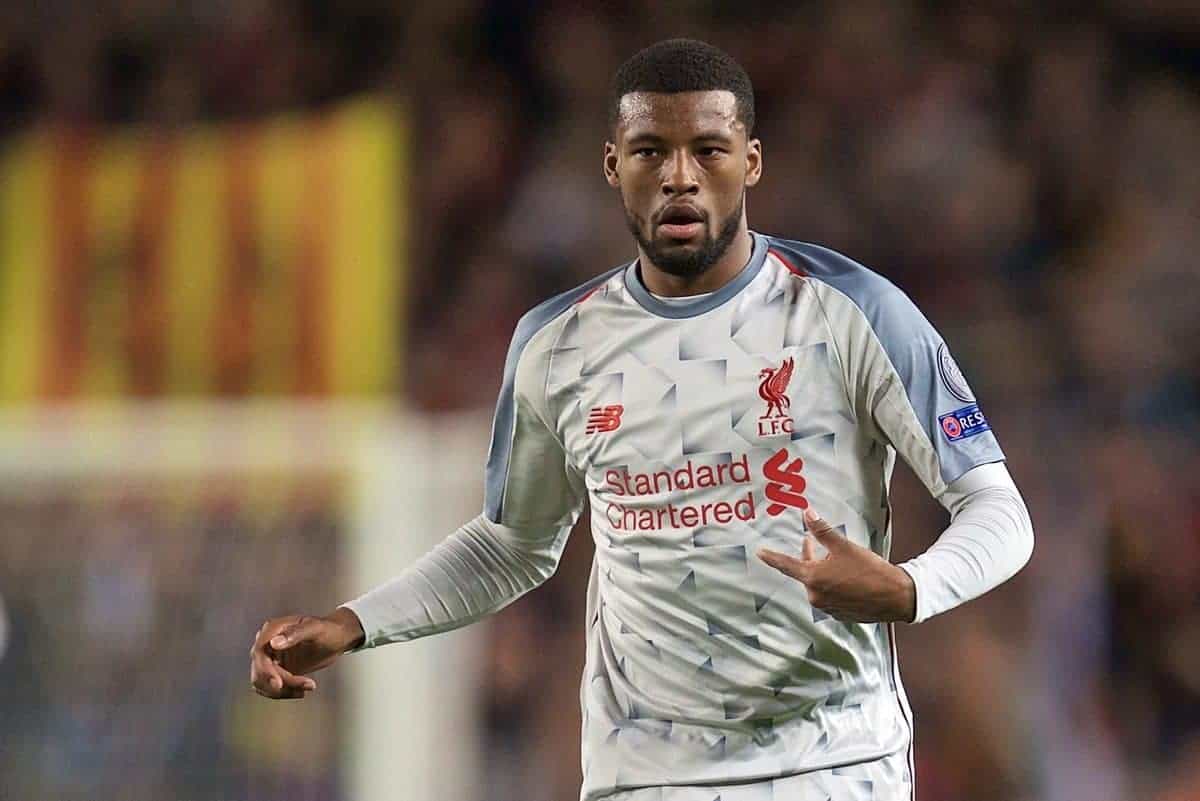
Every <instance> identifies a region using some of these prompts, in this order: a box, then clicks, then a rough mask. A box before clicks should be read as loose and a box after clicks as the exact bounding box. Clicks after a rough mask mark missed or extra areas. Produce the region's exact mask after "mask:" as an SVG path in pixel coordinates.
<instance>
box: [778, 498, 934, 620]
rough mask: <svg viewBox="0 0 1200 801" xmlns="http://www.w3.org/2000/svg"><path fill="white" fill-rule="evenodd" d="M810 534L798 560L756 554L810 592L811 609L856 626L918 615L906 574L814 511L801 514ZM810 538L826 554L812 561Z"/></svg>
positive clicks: (915, 592)
mask: <svg viewBox="0 0 1200 801" xmlns="http://www.w3.org/2000/svg"><path fill="white" fill-rule="evenodd" d="M804 522H805V524H806V527H807V529H808V534H809V536H806V537H805V538H804V544H803V545H801V546H800V557H799V558H796V557H794V556H788V555H787V554H782V553H779V552H778V551H772V550H768V549H766V548H764V549H762V550H760V551H759V552H758V556H759V558H760V559H762V560H763V561H764V562H766V563H767V564H768V565H770V566H771V567H773V568H775V569H776V570H778V571H779V572H780V573H783V574H784V575H787V576H791V577H792V578H794V579H796V580H797V581H799V582H801V583H802V584H804V586H805V588H807V589H808V600H809V603H811V604H812V605H813V606H814V607H816V608H817V609H820V610H821V611H823V612H826V613H828V614H830V615H832V616H834V617H836V618H837V619H838V620H847V621H857V622H859V623H887V622H891V621H897V620H898V621H902V622H909V621H911V620H913V618H915V617H916V613H917V590H916V586H915V585H914V584H913V580H912V578H911V577H909V575H908V573H906V572H904V571H903V570H901V569H900V568H899V567H896V566H895V565H893V564H892V563H891V562H889V561H887V560H886V559H884V558H883V557H881V556H879V554H877V553H875V552H874V551H872V550H870V549H869V548H864V547H862V546H861V545H855V544H854V543H853V542H851V541H850V540H848V539H846V538H845V537H843V536H842V535H841V534H839V533H838V532H837V531H836V530H834V528H833V526H831V525H829V524H828V523H826V522H825V521H824V520H822V519H821V518H820V517H819V516H818V515H817V513H816V512H814V511H813V510H812V509H806V510H805V511H804ZM813 538H815V539H816V541H817V542H819V543H821V545H823V546H825V549H826V550H827V551H829V554H828V555H827V556H826V557H825V558H824V559H818V558H816V555H815V553H814V551H813V545H812V541H813Z"/></svg>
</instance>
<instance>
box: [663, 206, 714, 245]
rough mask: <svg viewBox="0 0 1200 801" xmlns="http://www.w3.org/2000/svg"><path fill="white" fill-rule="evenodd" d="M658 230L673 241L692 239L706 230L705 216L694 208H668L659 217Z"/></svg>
mask: <svg viewBox="0 0 1200 801" xmlns="http://www.w3.org/2000/svg"><path fill="white" fill-rule="evenodd" d="M658 230H659V231H660V232H661V233H662V234H664V235H666V236H667V237H669V238H671V239H691V238H692V237H694V236H696V235H697V234H699V233H700V232H701V231H702V230H704V215H703V214H702V213H701V211H700V210H699V209H697V208H696V207H694V206H685V205H678V206H668V207H667V208H665V209H663V212H662V214H660V215H659V217H658Z"/></svg>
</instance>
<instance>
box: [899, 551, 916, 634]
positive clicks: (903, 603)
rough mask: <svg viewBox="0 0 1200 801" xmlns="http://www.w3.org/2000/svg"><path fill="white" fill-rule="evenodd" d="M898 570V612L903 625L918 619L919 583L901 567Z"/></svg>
mask: <svg viewBox="0 0 1200 801" xmlns="http://www.w3.org/2000/svg"><path fill="white" fill-rule="evenodd" d="M894 567H895V568H896V579H897V588H896V598H897V600H896V610H897V613H898V614H897V619H898V620H899V621H900V622H901V623H912V622H913V621H914V620H916V619H917V583H916V582H915V581H913V577H912V576H911V575H909V572H908V571H907V570H905V569H904V568H903V567H901V566H900V565H894Z"/></svg>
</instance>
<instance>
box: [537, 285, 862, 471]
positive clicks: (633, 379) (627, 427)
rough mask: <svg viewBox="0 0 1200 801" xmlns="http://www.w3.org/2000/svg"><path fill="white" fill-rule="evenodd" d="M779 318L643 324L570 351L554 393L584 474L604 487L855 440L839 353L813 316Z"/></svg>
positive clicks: (765, 313) (729, 315)
mask: <svg viewBox="0 0 1200 801" xmlns="http://www.w3.org/2000/svg"><path fill="white" fill-rule="evenodd" d="M770 311H771V310H759V313H758V314H756V315H753V316H751V315H749V314H743V318H742V319H738V309H737V308H734V309H730V310H728V311H726V312H725V313H724V314H722V315H712V316H711V318H710V319H702V320H682V321H663V322H658V321H656V322H655V323H653V324H645V323H640V324H639V323H635V322H633V321H631V323H630V324H629V325H627V326H626V327H625V328H624V330H614V331H611V332H610V334H609V335H608V336H605V337H596V338H584V337H580V338H579V341H578V344H576V345H573V346H570V345H569V346H568V347H567V348H565V349H563V350H562V351H561V352H560V356H561V358H559V360H558V363H557V364H556V365H554V367H553V369H552V370H551V383H550V386H549V387H548V389H549V391H550V396H551V398H552V401H553V402H554V406H555V408H556V409H557V410H558V415H557V426H558V433H559V436H560V437H561V439H562V441H563V444H564V446H565V447H566V450H567V453H568V454H569V458H570V459H571V461H573V462H574V467H575V468H576V469H577V470H579V471H580V472H581V473H588V474H591V475H593V476H595V475H597V474H598V473H600V472H603V471H605V470H607V469H610V468H614V467H617V468H637V469H639V470H653V469H658V468H660V467H677V466H679V465H684V464H686V463H688V462H689V461H692V462H695V461H697V460H703V459H705V458H707V457H712V458H715V459H716V460H717V461H720V460H721V459H723V458H726V457H728V458H730V459H734V460H736V458H737V457H738V456H739V455H740V454H745V453H747V452H752V451H764V452H765V451H776V450H778V449H780V448H786V447H789V446H790V445H791V444H792V443H800V442H803V441H804V440H807V439H811V438H814V437H824V436H829V435H830V434H832V433H833V432H836V431H838V430H840V429H843V428H845V426H846V424H847V421H848V420H852V419H853V414H852V411H851V408H850V404H849V401H848V398H847V392H846V387H845V380H844V378H843V370H842V366H841V363H840V359H839V355H838V350H837V344H836V343H835V342H832V341H831V338H830V336H829V334H828V331H827V329H826V328H825V326H823V325H821V323H820V320H819V319H816V318H815V317H814V316H813V315H807V314H797V313H796V312H797V311H802V310H797V309H794V308H777V309H774V310H773V311H774V314H771V313H770ZM789 312H790V313H789ZM581 327H582V326H581Z"/></svg>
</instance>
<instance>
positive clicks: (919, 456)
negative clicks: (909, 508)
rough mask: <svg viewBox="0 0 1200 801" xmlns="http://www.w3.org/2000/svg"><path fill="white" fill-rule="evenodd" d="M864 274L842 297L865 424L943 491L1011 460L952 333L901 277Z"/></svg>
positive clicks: (936, 491)
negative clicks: (948, 335)
mask: <svg viewBox="0 0 1200 801" xmlns="http://www.w3.org/2000/svg"><path fill="white" fill-rule="evenodd" d="M863 273H864V274H865V277H864V278H862V279H861V286H860V287H859V291H858V292H857V297H854V298H853V299H851V298H849V297H847V296H845V295H843V297H842V298H841V299H840V300H841V302H842V305H843V308H844V313H845V314H847V315H849V319H848V320H847V322H846V326H845V338H844V343H845V346H846V348H847V350H848V351H849V353H848V354H846V357H847V365H846V371H847V386H848V391H849V392H850V393H851V394H852V395H853V397H852V398H851V401H852V403H853V404H854V407H855V411H856V414H857V416H858V419H859V421H860V423H865V424H867V425H869V426H870V427H871V428H872V430H873V432H874V435H875V436H876V438H877V439H879V440H880V441H882V442H884V443H886V444H889V445H891V446H892V447H894V448H895V449H896V451H897V452H898V453H899V454H900V456H901V457H902V458H903V459H904V460H905V462H907V463H908V465H909V466H910V467H912V469H913V471H914V472H915V473H916V474H917V476H918V478H920V479H921V481H922V482H923V483H924V484H925V486H926V487H927V488H928V489H929V491H930V493H931V494H932V495H933V496H934V497H935V498H940V497H941V495H942V494H943V493H944V492H945V491H946V487H947V486H949V485H950V484H951V483H953V482H954V481H955V480H956V479H958V478H959V477H960V476H962V475H963V474H965V473H966V472H967V471H968V470H971V469H972V468H974V467H977V466H979V465H982V464H989V463H991V462H1000V461H1003V460H1004V453H1003V451H1001V449H1000V445H999V443H998V442H997V441H996V436H995V434H993V432H992V430H991V426H990V425H989V424H988V420H987V418H986V417H985V416H984V413H983V410H982V409H981V408H980V405H979V402H978V401H977V400H976V398H975V395H974V393H973V392H972V390H971V387H970V385H969V384H968V383H967V381H966V378H965V377H964V376H963V374H962V372H961V371H960V370H959V368H958V365H957V364H956V363H955V361H954V358H953V356H952V355H951V354H950V349H949V346H947V344H946V342H945V340H943V339H942V337H941V335H940V334H939V333H938V332H937V330H936V329H935V328H934V327H933V325H932V324H931V323H930V322H929V320H928V319H926V318H925V315H923V314H922V313H921V311H920V310H919V309H918V308H917V307H916V305H915V304H914V303H913V302H912V301H911V300H910V299H909V298H908V296H907V295H905V294H904V293H903V292H901V291H900V290H899V289H898V288H897V287H896V286H895V285H894V284H892V283H891V282H889V281H887V280H886V279H884V278H882V277H881V276H878V275H875V274H874V273H867V271H866V270H865V269H864V270H863ZM847 301H849V303H847Z"/></svg>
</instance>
